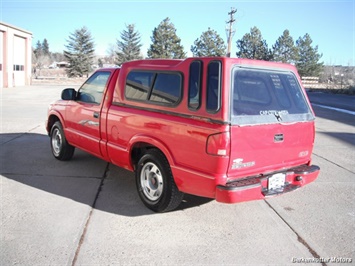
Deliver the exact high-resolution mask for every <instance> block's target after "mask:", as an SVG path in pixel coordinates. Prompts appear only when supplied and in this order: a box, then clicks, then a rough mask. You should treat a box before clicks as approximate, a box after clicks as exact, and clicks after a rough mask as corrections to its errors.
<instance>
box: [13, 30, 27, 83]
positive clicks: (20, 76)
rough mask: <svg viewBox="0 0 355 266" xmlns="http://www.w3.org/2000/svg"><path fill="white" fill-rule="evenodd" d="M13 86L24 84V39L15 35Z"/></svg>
mask: <svg viewBox="0 0 355 266" xmlns="http://www.w3.org/2000/svg"><path fill="white" fill-rule="evenodd" d="M13 58H14V61H13V62H14V65H13V71H14V72H13V73H14V84H13V85H14V86H24V85H25V62H26V39H24V38H22V37H19V36H15V38H14V55H13Z"/></svg>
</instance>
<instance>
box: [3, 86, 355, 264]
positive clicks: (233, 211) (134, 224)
mask: <svg viewBox="0 0 355 266" xmlns="http://www.w3.org/2000/svg"><path fill="white" fill-rule="evenodd" d="M67 87H70V86H67ZM76 87H77V86H76ZM62 89H63V86H58V85H57V86H44V85H42V86H28V87H18V88H10V89H1V128H0V130H1V132H0V160H1V161H0V162H1V164H0V174H1V175H0V178H1V179H0V193H1V194H0V199H1V232H0V235H1V240H0V265H143V264H144V265H295V264H303V263H306V262H314V263H307V264H310V265H312V264H314V265H321V264H323V265H333V264H334V265H336V264H338V265H354V264H355V164H354V161H355V152H354V147H355V118H354V116H353V115H351V114H344V113H341V112H336V111H332V110H328V109H324V108H320V107H316V106H315V107H314V110H315V112H316V115H317V122H316V131H317V135H316V142H315V148H314V153H313V160H314V164H317V165H319V166H320V167H321V174H320V176H319V177H318V179H317V180H316V181H315V182H314V183H312V184H310V185H308V186H306V187H304V188H302V189H300V190H297V191H294V192H292V193H289V194H285V195H282V196H280V197H276V198H271V199H268V200H265V201H264V200H262V201H253V202H246V203H240V204H233V205H226V204H220V203H217V202H215V201H212V200H210V199H205V198H200V197H194V196H190V195H186V197H185V200H184V202H183V203H182V204H181V206H180V207H179V209H178V210H176V211H174V212H170V213H164V214H156V213H153V212H151V211H150V210H148V209H147V208H145V207H144V205H143V204H142V203H141V201H140V199H139V197H138V194H137V192H136V190H135V183H134V176H133V174H132V173H131V172H128V171H125V170H122V169H120V168H118V167H115V166H113V165H112V164H108V163H106V162H104V161H102V160H99V159H97V158H95V157H93V156H91V155H89V154H87V153H85V152H82V151H78V150H76V152H75V155H74V158H73V159H72V160H71V161H69V162H60V161H57V160H55V159H54V158H53V156H52V154H51V151H50V146H49V138H48V136H47V135H46V131H45V128H44V121H45V119H46V110H47V106H48V104H49V103H50V102H52V101H54V100H56V99H58V98H59V97H60V92H61V90H62Z"/></svg>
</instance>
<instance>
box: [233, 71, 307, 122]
mask: <svg viewBox="0 0 355 266" xmlns="http://www.w3.org/2000/svg"><path fill="white" fill-rule="evenodd" d="M232 77H233V80H232V97H233V99H232V123H233V124H236V125H254V124H270V123H287V122H299V121H300V122H303V121H310V120H313V119H314V116H313V114H312V112H311V110H310V108H309V106H308V104H307V101H306V99H305V96H304V94H303V92H302V88H301V86H300V85H299V83H298V80H297V78H296V76H295V75H294V74H293V73H292V72H282V71H273V70H260V69H252V68H250V69H246V68H240V67H235V68H234V69H233V70H232Z"/></svg>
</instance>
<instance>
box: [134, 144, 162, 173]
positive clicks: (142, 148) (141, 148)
mask: <svg viewBox="0 0 355 266" xmlns="http://www.w3.org/2000/svg"><path fill="white" fill-rule="evenodd" d="M149 149H157V150H160V149H158V148H157V147H156V146H154V145H151V144H149V143H145V142H138V143H135V144H134V146H133V148H132V151H131V163H132V166H133V169H134V170H136V168H137V163H138V161H139V159H140V158H141V157H142V156H143V155H144V154H145V153H146V151H147V150H149ZM160 151H161V150H160ZM162 153H163V152H162ZM163 154H164V153H163Z"/></svg>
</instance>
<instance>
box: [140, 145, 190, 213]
mask: <svg viewBox="0 0 355 266" xmlns="http://www.w3.org/2000/svg"><path fill="white" fill-rule="evenodd" d="M136 186H137V190H138V194H139V197H140V198H141V200H142V201H143V203H144V205H145V206H147V207H148V208H149V209H151V210H152V211H154V212H168V211H172V210H174V209H176V208H177V207H178V206H179V205H180V203H181V201H182V199H183V197H184V193H182V192H180V191H179V190H178V188H177V186H176V184H175V181H174V177H173V175H172V172H171V169H170V165H169V162H168V160H167V159H166V157H165V156H164V154H163V153H162V152H160V151H159V150H157V149H150V150H148V151H147V152H146V153H145V154H144V155H143V156H142V157H141V158H140V160H139V162H138V165H137V170H136Z"/></svg>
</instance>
